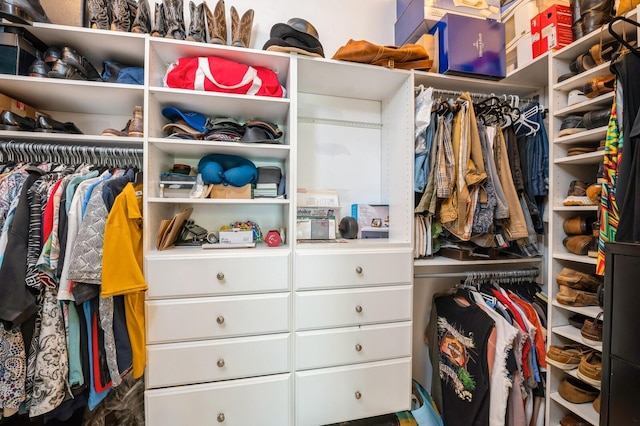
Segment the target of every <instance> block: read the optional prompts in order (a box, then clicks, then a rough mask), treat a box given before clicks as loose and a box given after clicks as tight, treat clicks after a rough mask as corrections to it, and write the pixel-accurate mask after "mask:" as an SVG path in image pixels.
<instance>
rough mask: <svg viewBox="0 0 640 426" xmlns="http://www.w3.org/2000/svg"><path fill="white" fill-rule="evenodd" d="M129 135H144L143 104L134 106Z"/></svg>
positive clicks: (135, 136) (133, 136) (138, 136)
mask: <svg viewBox="0 0 640 426" xmlns="http://www.w3.org/2000/svg"><path fill="white" fill-rule="evenodd" d="M128 136H129V137H130V138H141V137H143V136H144V115H143V113H142V107H141V106H136V107H134V108H133V118H132V119H131V123H129V131H128Z"/></svg>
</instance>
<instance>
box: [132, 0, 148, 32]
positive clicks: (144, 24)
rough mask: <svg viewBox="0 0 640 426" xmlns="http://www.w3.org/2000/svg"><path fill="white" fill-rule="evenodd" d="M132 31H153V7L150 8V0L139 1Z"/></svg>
mask: <svg viewBox="0 0 640 426" xmlns="http://www.w3.org/2000/svg"><path fill="white" fill-rule="evenodd" d="M131 32H132V33H138V34H149V33H150V32H151V9H150V8H149V1H148V0H140V1H139V3H138V10H137V13H136V17H135V19H134V20H133V25H132V26H131Z"/></svg>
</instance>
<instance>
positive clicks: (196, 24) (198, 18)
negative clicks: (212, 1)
mask: <svg viewBox="0 0 640 426" xmlns="http://www.w3.org/2000/svg"><path fill="white" fill-rule="evenodd" d="M204 1H206V0H204ZM204 1H203V3H204ZM203 3H201V4H199V5H198V6H196V4H195V3H194V2H193V0H190V1H189V13H190V15H191V21H190V22H189V32H188V35H187V40H189V41H198V42H202V41H204V40H205V33H206V27H205V23H204V22H205V21H204V20H205V17H204V8H203Z"/></svg>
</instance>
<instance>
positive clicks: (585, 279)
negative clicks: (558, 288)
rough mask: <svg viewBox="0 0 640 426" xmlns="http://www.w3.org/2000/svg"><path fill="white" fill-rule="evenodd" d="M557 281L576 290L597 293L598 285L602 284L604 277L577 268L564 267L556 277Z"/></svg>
mask: <svg viewBox="0 0 640 426" xmlns="http://www.w3.org/2000/svg"><path fill="white" fill-rule="evenodd" d="M556 281H557V283H558V284H560V285H564V286H567V287H569V288H573V289H575V290H584V291H588V292H590V293H596V292H597V291H598V286H599V285H600V284H602V277H600V276H599V275H594V274H585V273H584V272H580V271H576V270H575V269H570V268H562V271H560V273H559V274H558V276H557V277H556Z"/></svg>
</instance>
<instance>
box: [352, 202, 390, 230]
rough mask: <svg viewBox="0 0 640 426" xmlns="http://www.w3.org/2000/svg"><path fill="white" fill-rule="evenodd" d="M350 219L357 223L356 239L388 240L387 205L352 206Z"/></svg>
mask: <svg viewBox="0 0 640 426" xmlns="http://www.w3.org/2000/svg"><path fill="white" fill-rule="evenodd" d="M351 217H353V218H354V219H355V220H356V222H358V238H389V205H388V204H352V205H351Z"/></svg>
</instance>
